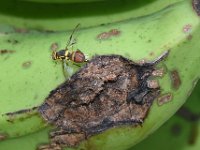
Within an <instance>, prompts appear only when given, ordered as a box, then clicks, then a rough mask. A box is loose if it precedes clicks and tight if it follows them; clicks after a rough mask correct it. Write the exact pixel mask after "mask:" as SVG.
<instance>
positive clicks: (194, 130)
mask: <svg viewBox="0 0 200 150" xmlns="http://www.w3.org/2000/svg"><path fill="white" fill-rule="evenodd" d="M198 135H199V126H198V123H197V122H195V123H192V124H191V127H190V134H189V138H188V144H189V145H195V143H196V142H197V139H198Z"/></svg>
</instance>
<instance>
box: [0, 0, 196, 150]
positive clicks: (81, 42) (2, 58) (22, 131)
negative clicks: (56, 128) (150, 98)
mask: <svg viewBox="0 0 200 150" xmlns="http://www.w3.org/2000/svg"><path fill="white" fill-rule="evenodd" d="M136 2H137V3H136ZM5 3H6V4H8V3H7V2H5ZM17 3H18V2H17ZM22 3H23V4H22ZM22 3H21V2H19V3H18V4H20V5H19V8H20V7H22V8H23V7H24V6H26V5H27V3H24V2H22ZM142 3H143V4H142ZM161 3H162V4H163V5H160V4H161ZM21 4H22V5H21ZM130 4H131V6H129V7H133V8H132V9H131V10H132V11H130V12H128V11H125V10H122V11H121V12H117V11H116V10H115V9H113V12H111V13H114V14H115V15H116V16H118V17H116V18H117V19H119V20H118V21H116V20H115V21H114V20H112V19H110V17H109V16H108V18H107V17H106V19H107V21H108V20H109V21H111V22H112V23H111V24H107V25H100V22H101V21H100V22H98V21H96V20H98V19H99V20H101V16H99V15H97V14H95V13H94V15H91V16H90V17H91V18H90V19H91V20H90V22H88V24H87V25H86V24H85V23H84V21H83V20H84V19H85V17H83V20H79V19H78V18H76V17H75V15H72V16H71V18H73V19H74V20H76V21H75V22H76V23H77V19H78V20H79V21H81V25H82V21H83V26H81V27H82V28H81V29H79V30H78V32H77V33H76V34H75V37H76V39H77V44H76V45H75V47H74V49H76V48H78V49H80V50H81V51H83V52H84V53H85V54H86V55H88V57H89V58H91V57H92V56H94V55H96V54H98V55H101V54H120V55H123V56H125V57H127V58H130V59H132V60H134V61H136V62H137V61H139V60H141V59H146V60H149V61H150V60H154V59H155V58H157V57H158V56H160V55H161V54H162V53H163V52H165V51H166V50H170V53H169V56H168V57H167V59H166V61H164V62H162V63H161V64H160V65H159V67H164V68H165V69H166V74H165V76H164V77H163V78H159V82H160V86H161V90H162V91H161V92H162V94H166V93H171V94H172V95H173V99H172V101H170V102H168V103H167V104H164V105H163V106H158V105H157V103H156V101H155V102H154V104H153V106H152V108H151V109H150V112H149V115H148V117H147V119H146V120H145V122H144V124H143V126H142V127H137V128H133V127H132V126H122V127H118V128H113V129H110V130H108V131H106V132H104V133H102V134H99V135H96V136H93V137H91V138H89V139H88V140H87V141H85V142H83V143H82V144H81V145H80V147H79V149H81V148H82V149H95V150H107V149H108V150H109V149H116V150H124V149H127V148H130V147H131V146H133V145H135V144H136V143H138V142H140V141H141V140H143V139H144V138H145V137H147V136H148V135H149V134H151V133H153V132H154V131H155V130H156V129H158V128H159V127H160V126H161V125H162V124H163V123H164V122H165V121H167V120H168V119H169V118H170V117H171V116H172V115H173V114H174V113H175V112H176V111H177V110H178V109H179V108H180V107H181V106H182V105H183V104H184V102H185V101H186V99H187V97H188V96H189V94H190V92H191V91H192V89H193V87H194V86H195V82H196V81H197V80H198V79H199V77H200V72H199V69H198V68H199V67H200V53H199V40H200V36H199V35H200V19H199V16H197V14H196V12H195V11H194V10H193V8H192V4H191V1H188V0H182V1H180V0H177V1H175V0H174V1H159V0H158V1H144V2H139V1H134V3H133V2H132V3H131V2H130V1H129V3H128V2H127V6H128V5H130ZM145 4H146V5H145ZM9 5H10V6H12V7H13V8H15V6H17V5H15V6H14V4H9ZM34 5H35V4H33V5H32V4H31V3H30V7H31V8H33V7H34ZM37 5H39V4H37ZM42 5H43V4H42ZM81 5H82V4H81ZM116 5H120V4H116ZM82 6H84V5H82ZM0 7H3V6H2V5H1V6H0ZM41 7H43V6H41ZM113 7H115V6H113ZM28 8H29V7H27V9H28ZM36 8H37V7H36ZM50 8H51V7H50ZM72 8H73V7H72ZM72 8H71V9H72ZM86 8H87V7H86ZM115 8H116V9H117V8H118V6H116V7H115ZM1 11H2V12H1ZM49 11H50V10H49ZM51 11H52V10H51ZM97 11H98V10H97ZM15 12H17V13H16V14H15ZM29 13H30V14H29ZM124 13H128V15H125V14H124ZM14 14H15V15H14ZM132 14H134V15H132ZM147 14H148V15H147ZM183 14H184V17H183ZM23 15H24V16H23ZM45 15H46V14H45ZM45 15H44V16H42V15H41V16H38V14H37V13H36V14H34V13H33V12H32V11H31V9H30V11H27V14H24V12H23V10H21V9H16V8H15V9H13V11H10V12H9V13H8V9H7V5H5V9H0V50H12V51H14V52H13V53H6V54H0V68H1V74H0V85H1V86H0V93H1V95H0V133H1V134H6V135H7V139H6V140H5V141H1V142H0V149H3V148H4V147H5V148H6V146H8V147H10V148H11V147H12V148H14V147H16V146H15V145H16V143H15V141H16V142H17V141H18V140H19V141H20V142H19V143H26V139H27V140H28V139H29V138H30V139H29V140H30V141H32V143H33V144H32V145H31V144H30V145H28V144H27V146H29V148H30V149H31V148H33V147H35V146H36V145H35V143H44V142H46V141H47V139H46V141H45V138H44V139H43V138H42V136H44V137H47V135H45V133H46V132H47V130H46V129H44V128H45V127H46V126H47V124H46V123H44V121H43V120H42V119H41V117H40V116H39V115H38V114H37V112H36V111H33V112H29V113H26V114H23V113H22V114H20V115H14V116H12V117H9V116H6V115H5V113H9V112H14V111H18V110H22V109H29V108H32V107H35V106H38V105H40V104H41V103H42V102H43V101H44V99H45V97H47V96H48V94H49V92H50V91H51V90H52V89H54V88H56V87H57V86H58V85H59V84H61V83H62V82H64V80H65V78H64V76H63V72H62V64H61V62H58V63H55V62H54V61H53V60H52V59H51V53H52V50H51V49H50V47H51V45H52V43H55V42H56V43H58V45H59V48H64V47H65V45H66V41H67V39H68V37H69V35H70V33H71V30H68V29H70V28H72V26H73V27H75V22H73V21H72V22H70V23H69V24H67V26H66V27H64V26H63V24H62V26H63V28H61V27H60V24H58V23H59V19H60V18H62V16H60V17H58V14H56V13H55V16H54V17H53V16H49V17H47V16H45ZM76 15H78V13H77V14H76ZM115 15H114V16H115ZM123 15H125V16H126V18H124V17H123ZM131 15H132V16H131ZM144 15H145V16H144ZM130 16H131V17H130ZM56 17H57V18H56ZM79 17H80V16H79ZM5 18H7V19H8V20H9V21H10V23H9V22H6V20H4V19H5ZM19 18H23V19H22V20H20V19H19ZM33 18H34V19H33ZM38 18H40V19H39V23H40V24H41V26H37V25H36V24H35V23H37V21H38ZM44 18H45V19H44ZM55 18H56V19H55ZM64 18H65V17H64ZM68 18H70V17H69V16H68V17H66V18H65V19H68ZM32 19H33V20H34V23H33V22H32V21H33V20H32ZM30 20H32V21H30ZM55 20H56V21H55ZM94 20H95V21H94ZM46 21H47V22H48V21H49V22H48V23H47V22H46ZM57 21H58V22H57ZM65 21H66V20H65ZM2 22H3V23H4V24H2ZM103 22H104V21H103ZM46 23H47V24H46ZM49 23H50V24H49ZM5 24H10V25H16V26H17V27H18V26H20V27H25V26H24V25H26V27H29V28H37V29H40V30H41V31H38V30H31V29H29V30H24V29H21V30H20V31H19V29H16V26H15V27H12V26H10V25H5ZM65 24H66V23H65ZM94 24H95V25H96V26H95V27H91V26H93V25H94ZM38 27H39V28H38ZM85 27H89V28H85ZM50 28H52V29H53V28H54V29H56V30H60V29H66V30H67V31H56V32H49V31H48V32H47V30H49V29H50ZM42 29H45V30H42ZM111 29H117V30H118V31H120V34H119V35H117V36H111V37H109V38H107V39H99V38H97V37H98V36H99V34H101V33H103V32H109V31H110V30H111ZM69 67H70V68H71V69H74V66H73V64H71V65H69ZM174 69H175V70H177V71H178V73H179V75H180V79H181V85H180V87H179V88H178V89H177V90H175V89H174V88H172V86H171V79H170V76H169V73H170V71H171V70H174ZM8 120H9V121H8ZM42 129H44V130H42ZM39 131H41V132H39ZM37 132H38V133H37ZM29 135H30V136H29ZM32 135H33V136H34V137H37V136H40V137H41V141H37V140H33V139H35V138H31V137H32ZM24 137H26V138H24ZM38 140H39V139H38ZM43 140H44V141H43ZM9 142H14V143H13V144H9ZM6 143H7V144H6ZM17 145H18V144H17ZM23 145H24V144H19V145H18V146H23ZM27 150H29V149H28V148H27Z"/></svg>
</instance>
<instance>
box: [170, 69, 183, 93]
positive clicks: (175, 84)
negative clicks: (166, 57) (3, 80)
mask: <svg viewBox="0 0 200 150" xmlns="http://www.w3.org/2000/svg"><path fill="white" fill-rule="evenodd" d="M170 78H171V84H172V88H173V89H175V90H178V89H179V87H180V85H181V78H180V75H179V72H178V71H177V70H175V69H174V70H172V71H170Z"/></svg>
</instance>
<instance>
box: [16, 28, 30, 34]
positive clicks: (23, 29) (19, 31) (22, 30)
mask: <svg viewBox="0 0 200 150" xmlns="http://www.w3.org/2000/svg"><path fill="white" fill-rule="evenodd" d="M14 30H15V32H17V33H28V32H29V30H28V29H25V28H14Z"/></svg>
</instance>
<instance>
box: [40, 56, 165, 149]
mask: <svg viewBox="0 0 200 150" xmlns="http://www.w3.org/2000/svg"><path fill="white" fill-rule="evenodd" d="M166 55H167V53H165V54H164V55H163V56H162V57H159V59H157V60H156V61H154V63H146V64H143V65H139V64H136V63H134V62H133V61H131V60H128V59H126V58H124V57H122V56H118V55H109V56H106V55H105V56H96V57H94V58H93V59H92V60H91V61H90V62H88V63H87V64H86V65H85V66H84V67H83V68H82V69H81V70H80V71H78V72H77V73H76V74H74V75H73V76H72V77H71V79H69V80H68V81H66V82H64V83H63V84H62V85H60V86H59V87H58V88H56V89H55V90H53V91H51V93H50V95H49V96H48V97H47V98H46V100H45V102H44V103H43V104H42V105H41V106H40V107H39V109H38V110H39V112H40V113H41V115H42V116H43V118H44V119H45V120H46V121H47V122H49V123H51V124H53V125H55V126H56V127H57V129H56V130H55V131H52V132H51V133H50V137H51V142H52V143H56V144H59V145H61V146H76V145H77V144H79V143H80V141H82V140H84V139H86V138H88V137H89V136H92V135H94V134H97V133H100V132H102V131H105V130H106V129H108V128H111V127H115V126H119V125H124V124H129V125H138V124H142V123H143V121H144V119H145V117H146V115H147V113H148V110H149V108H150V106H151V104H152V102H153V100H154V99H155V98H156V97H157V96H158V95H159V91H160V90H159V87H156V88H155V87H154V88H150V87H148V86H147V80H148V78H149V77H150V76H151V75H152V72H153V71H155V64H156V63H158V62H159V61H160V60H161V59H163V57H165V56H166Z"/></svg>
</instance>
